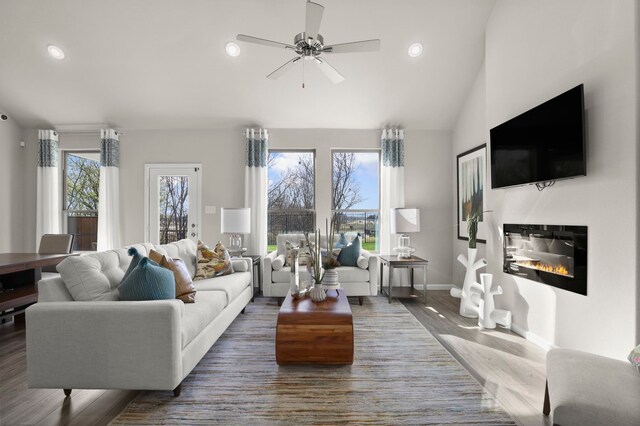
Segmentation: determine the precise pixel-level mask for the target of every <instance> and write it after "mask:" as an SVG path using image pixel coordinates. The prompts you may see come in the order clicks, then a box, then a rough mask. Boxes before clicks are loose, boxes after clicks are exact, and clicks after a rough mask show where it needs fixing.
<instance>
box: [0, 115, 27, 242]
mask: <svg viewBox="0 0 640 426" xmlns="http://www.w3.org/2000/svg"><path fill="white" fill-rule="evenodd" d="M21 139H22V129H20V127H19V126H18V125H17V124H16V122H15V121H13V120H12V119H11V118H9V120H7V121H0V182H1V185H0V252H20V251H23V250H24V246H23V244H22V242H23V236H22V230H23V229H24V225H25V222H24V220H23V214H22V210H23V199H24V196H23V193H24V183H23V181H22V167H21V166H22V159H23V157H24V149H23V148H20V140H21ZM33 223H34V226H35V218H34V222H33Z"/></svg>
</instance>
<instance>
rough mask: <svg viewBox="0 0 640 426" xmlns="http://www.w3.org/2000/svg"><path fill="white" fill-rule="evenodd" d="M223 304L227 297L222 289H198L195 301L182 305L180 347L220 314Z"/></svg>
mask: <svg viewBox="0 0 640 426" xmlns="http://www.w3.org/2000/svg"><path fill="white" fill-rule="evenodd" d="M206 281H211V280H206ZM206 281H200V282H201V283H202V282H206ZM214 281H215V280H214ZM225 306H227V297H226V295H225V293H224V292H222V291H199V292H198V294H197V295H196V302H195V303H189V304H188V305H184V313H183V314H182V323H181V329H180V335H181V338H182V349H184V348H185V347H186V346H187V345H188V344H189V343H191V341H192V340H193V339H194V338H195V337H196V336H197V335H198V334H200V332H201V331H202V330H204V329H205V327H207V326H208V325H209V324H210V323H211V321H213V320H214V319H215V318H216V317H217V316H218V315H220V312H222V310H223V309H224V308H225Z"/></svg>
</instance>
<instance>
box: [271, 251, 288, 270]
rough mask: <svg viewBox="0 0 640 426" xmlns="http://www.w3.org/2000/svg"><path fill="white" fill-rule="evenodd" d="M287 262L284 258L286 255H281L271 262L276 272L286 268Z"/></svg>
mask: <svg viewBox="0 0 640 426" xmlns="http://www.w3.org/2000/svg"><path fill="white" fill-rule="evenodd" d="M285 260H286V258H285V257H284V254H279V255H278V256H276V258H275V259H273V262H271V267H272V268H273V270H274V271H279V270H280V269H282V267H283V266H284V261H285Z"/></svg>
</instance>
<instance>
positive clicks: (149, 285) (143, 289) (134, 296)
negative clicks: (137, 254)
mask: <svg viewBox="0 0 640 426" xmlns="http://www.w3.org/2000/svg"><path fill="white" fill-rule="evenodd" d="M118 290H119V291H120V300H166V299H175V298H176V286H175V284H174V279H173V273H172V272H171V271H170V270H168V269H165V268H163V267H161V266H159V265H158V264H157V263H155V262H154V261H152V260H151V259H149V258H148V257H143V258H142V259H140V262H138V264H137V265H136V267H135V268H133V270H132V271H131V272H130V273H129V275H127V277H126V278H125V279H124V280H123V281H122V284H120V287H118Z"/></svg>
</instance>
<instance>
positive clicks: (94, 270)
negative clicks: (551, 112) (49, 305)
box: [57, 249, 131, 301]
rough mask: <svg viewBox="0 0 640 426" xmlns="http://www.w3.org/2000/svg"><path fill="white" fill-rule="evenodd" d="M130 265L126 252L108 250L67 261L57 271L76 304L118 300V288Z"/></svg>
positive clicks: (69, 258)
mask: <svg viewBox="0 0 640 426" xmlns="http://www.w3.org/2000/svg"><path fill="white" fill-rule="evenodd" d="M123 257H124V259H122V258H123ZM130 262H131V259H130V258H129V256H127V254H126V251H125V250H122V249H121V250H109V251H103V252H98V253H92V254H85V255H82V256H70V257H67V258H66V259H65V260H63V261H62V262H60V263H59V264H58V266H57V270H58V272H59V273H60V278H62V280H63V281H64V284H65V286H66V287H67V290H69V293H71V296H73V299H74V300H80V301H93V300H118V286H119V285H120V282H121V281H122V277H123V276H124V269H126V268H127V267H128V266H129V263H130ZM122 264H124V268H122V267H121V265H122Z"/></svg>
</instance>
